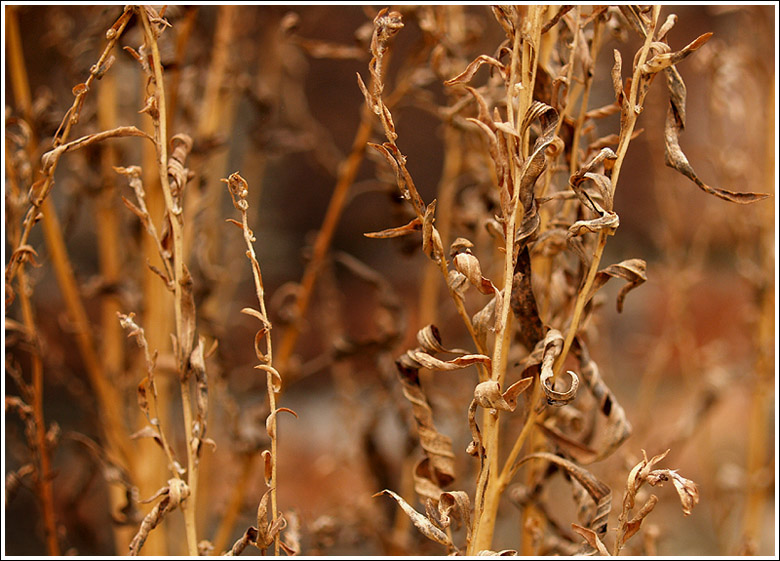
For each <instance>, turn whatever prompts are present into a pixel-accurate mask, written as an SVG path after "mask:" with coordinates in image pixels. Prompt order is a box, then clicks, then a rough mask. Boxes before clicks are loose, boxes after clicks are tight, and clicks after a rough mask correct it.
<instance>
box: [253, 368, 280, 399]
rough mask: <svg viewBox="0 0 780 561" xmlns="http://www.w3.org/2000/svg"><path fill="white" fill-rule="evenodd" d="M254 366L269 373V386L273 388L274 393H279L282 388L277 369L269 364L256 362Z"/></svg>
mask: <svg viewBox="0 0 780 561" xmlns="http://www.w3.org/2000/svg"><path fill="white" fill-rule="evenodd" d="M255 368H256V369H258V370H262V371H263V372H266V373H268V374H270V376H271V387H272V388H273V390H274V393H279V392H280V391H281V390H282V375H281V374H279V371H278V370H277V369H276V368H274V367H273V366H271V365H270V364H258V365H257V366H255Z"/></svg>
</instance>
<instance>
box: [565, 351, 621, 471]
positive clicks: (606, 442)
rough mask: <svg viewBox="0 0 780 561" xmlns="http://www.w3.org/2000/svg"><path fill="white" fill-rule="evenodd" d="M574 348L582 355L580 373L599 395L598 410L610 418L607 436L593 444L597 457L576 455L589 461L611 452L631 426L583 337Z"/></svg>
mask: <svg viewBox="0 0 780 561" xmlns="http://www.w3.org/2000/svg"><path fill="white" fill-rule="evenodd" d="M572 350H573V352H574V353H575V354H576V355H577V356H578V357H579V361H580V376H582V378H583V379H584V380H585V384H586V386H587V388H588V389H589V390H590V392H591V394H592V395H593V397H594V398H596V401H597V403H598V409H599V412H601V414H602V415H604V416H606V418H607V424H606V427H605V430H604V435H605V436H604V438H603V439H601V440H600V441H599V442H598V444H597V445H594V448H595V451H596V454H595V456H592V457H590V458H585V457H580V458H577V460H578V461H579V462H580V463H584V464H587V463H592V462H596V461H600V460H602V459H604V458H606V457H608V456H609V455H610V454H612V452H614V451H615V450H617V448H618V447H619V446H620V445H621V444H622V443H623V442H625V441H626V439H627V438H628V437H629V436H631V431H632V428H631V423H630V422H629V421H628V418H627V416H626V413H625V411H624V410H623V407H621V405H620V403H619V402H618V400H617V397H615V394H614V393H613V392H612V391H611V390H610V389H609V387H608V386H607V385H606V384H605V383H604V381H603V380H602V378H601V374H600V372H599V368H598V365H597V364H596V362H595V361H593V359H591V357H590V353H589V352H588V347H587V345H586V344H585V342H584V341H583V340H582V338H580V337H577V338H575V340H574V345H573V346H572Z"/></svg>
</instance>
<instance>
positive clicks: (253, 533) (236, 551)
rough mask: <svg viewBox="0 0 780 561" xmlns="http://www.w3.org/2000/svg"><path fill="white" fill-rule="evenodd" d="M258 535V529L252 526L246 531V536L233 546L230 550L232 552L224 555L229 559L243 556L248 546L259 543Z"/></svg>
mask: <svg viewBox="0 0 780 561" xmlns="http://www.w3.org/2000/svg"><path fill="white" fill-rule="evenodd" d="M257 535H258V533H257V528H255V527H254V526H250V527H249V528H247V529H246V531H245V532H244V535H243V536H241V537H240V538H239V539H238V540H236V543H234V544H233V547H231V548H230V551H228V552H226V553H224V554H223V555H225V556H228V557H233V556H237V555H241V553H243V551H244V550H245V549H246V548H247V546H249V545H251V544H253V543H255V542H257Z"/></svg>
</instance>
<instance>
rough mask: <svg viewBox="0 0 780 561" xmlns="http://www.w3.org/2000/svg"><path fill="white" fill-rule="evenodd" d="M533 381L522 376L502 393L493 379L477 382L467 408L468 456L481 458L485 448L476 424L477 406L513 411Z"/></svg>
mask: <svg viewBox="0 0 780 561" xmlns="http://www.w3.org/2000/svg"><path fill="white" fill-rule="evenodd" d="M533 381H534V379H533V378H532V377H527V378H523V379H521V380H518V381H517V382H515V383H514V384H512V385H511V386H509V387H508V388H507V389H506V391H505V392H503V393H501V385H500V384H499V383H498V382H497V381H495V380H487V381H485V382H481V383H479V384H477V387H476V388H474V399H472V400H471V404H470V405H469V410H468V422H469V429H470V430H471V443H469V445H468V446H467V447H466V452H467V453H468V454H469V455H470V456H478V457H480V458H481V457H482V455H483V454H484V450H485V449H484V447H483V446H482V436H481V433H480V430H479V425H477V406H480V407H484V408H485V409H492V410H501V411H510V412H511V411H514V410H515V408H516V407H517V398H518V396H519V395H520V394H521V393H523V392H524V391H525V390H527V389H528V388H529V387H531V384H533Z"/></svg>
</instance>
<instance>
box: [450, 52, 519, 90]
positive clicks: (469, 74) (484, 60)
mask: <svg viewBox="0 0 780 561" xmlns="http://www.w3.org/2000/svg"><path fill="white" fill-rule="evenodd" d="M483 64H489V65H490V66H492V67H494V68H496V69H498V71H499V72H500V73H501V77H502V78H504V80H506V69H505V67H504V65H503V64H502V63H501V62H500V61H498V60H496V59H494V58H493V57H491V56H488V55H479V56H478V57H477V58H476V59H474V60H473V61H471V62H470V63H469V65H468V66H467V67H466V69H465V70H464V71H463V72H461V73H460V74H458V75H457V76H455V77H453V78H450V79H449V80H447V81H445V82H444V85H445V86H454V85H455V84H462V83H464V82H470V81H471V79H472V78H473V77H474V74H476V73H477V70H479V69H480V67H481V66H482V65H483Z"/></svg>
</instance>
